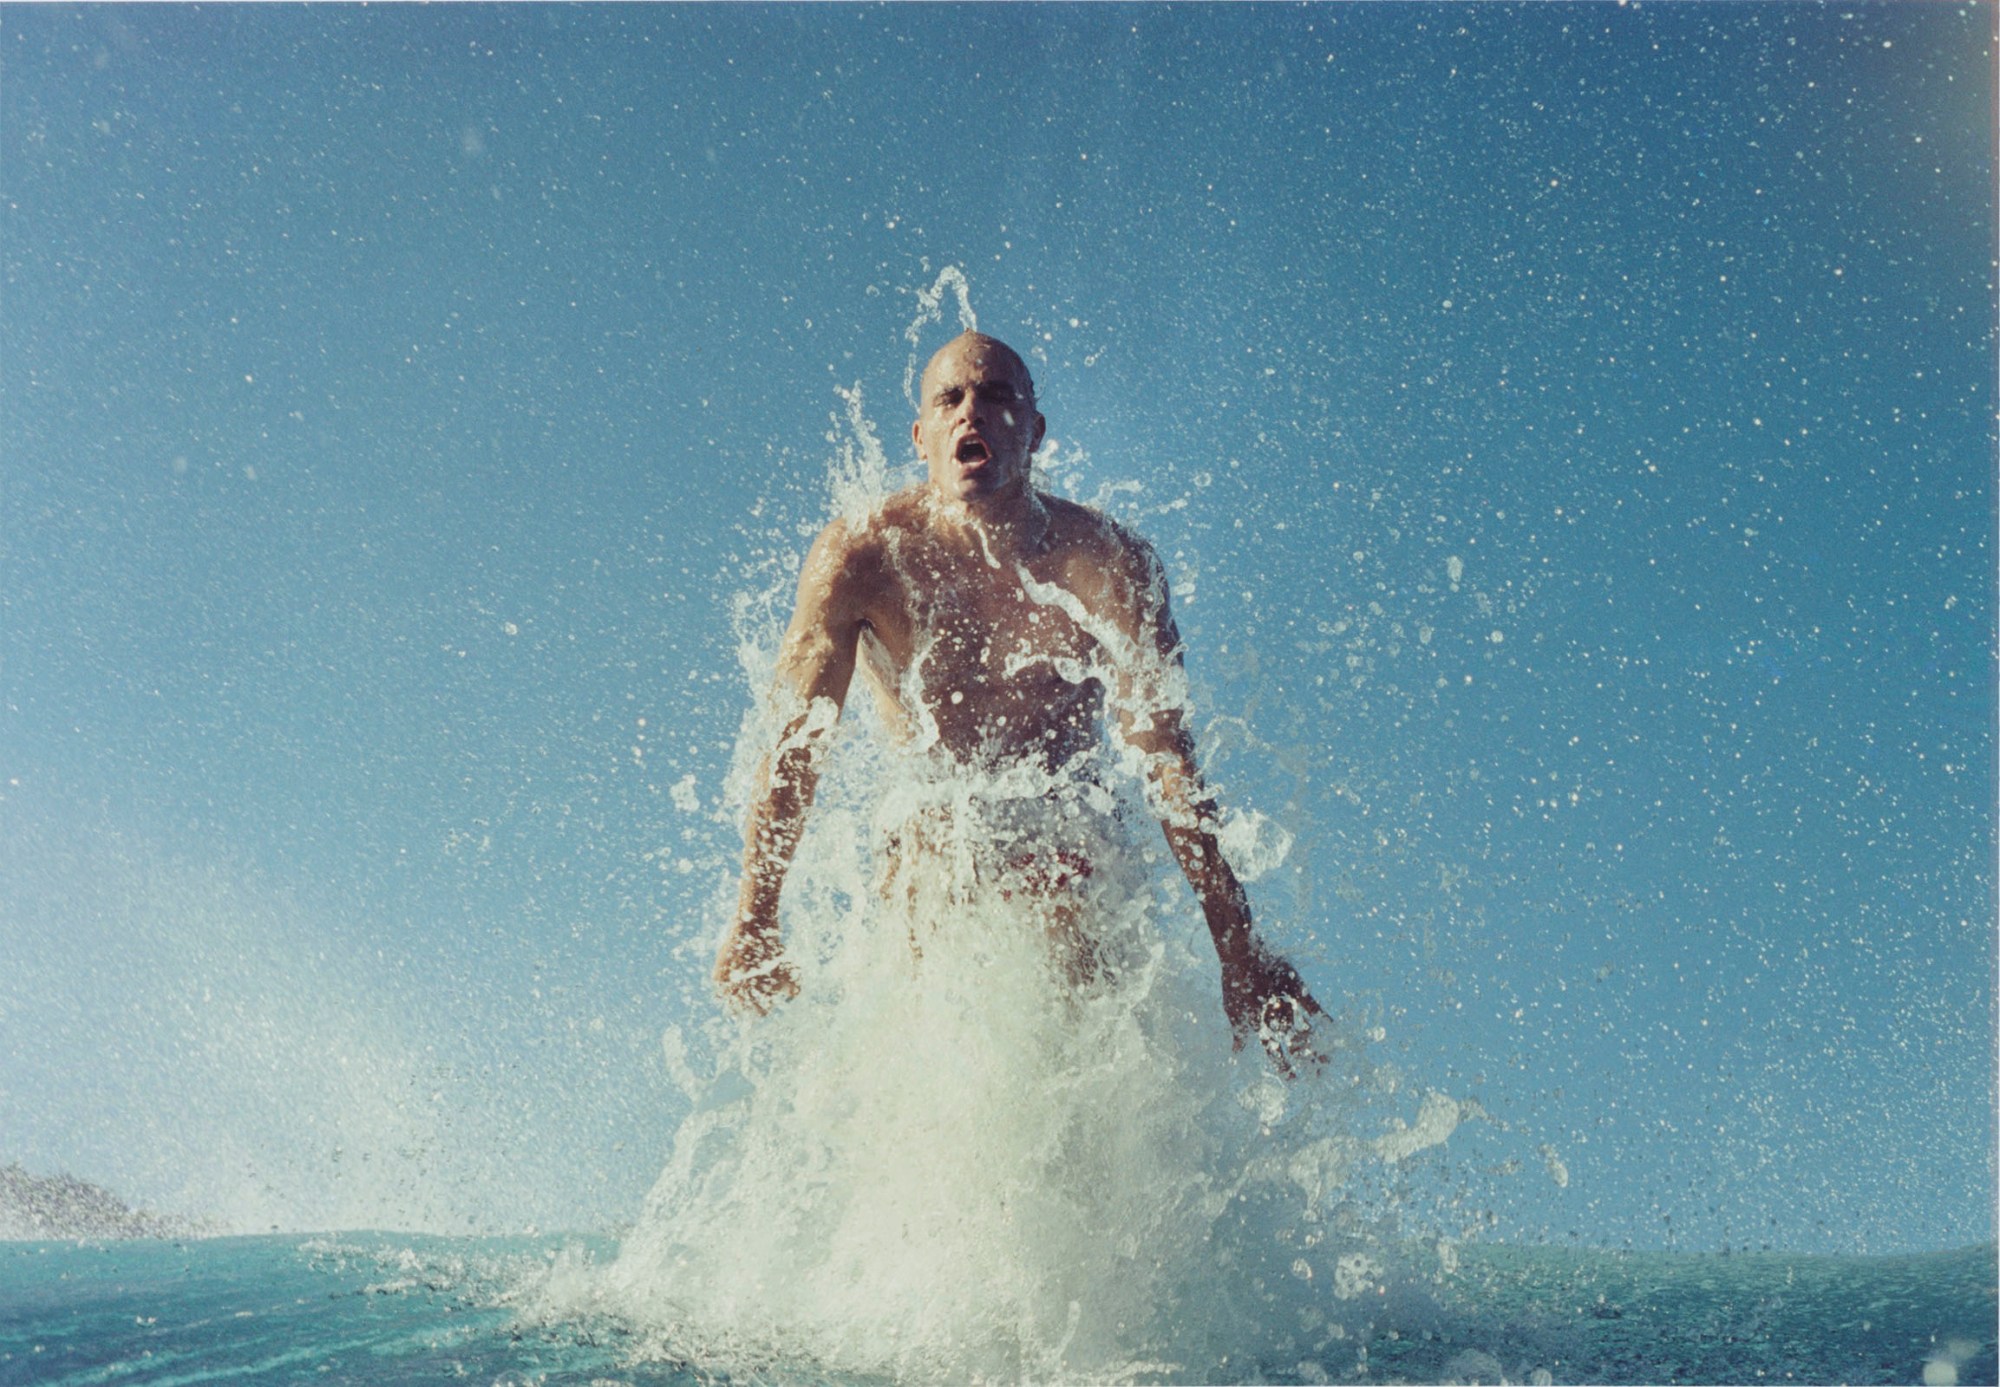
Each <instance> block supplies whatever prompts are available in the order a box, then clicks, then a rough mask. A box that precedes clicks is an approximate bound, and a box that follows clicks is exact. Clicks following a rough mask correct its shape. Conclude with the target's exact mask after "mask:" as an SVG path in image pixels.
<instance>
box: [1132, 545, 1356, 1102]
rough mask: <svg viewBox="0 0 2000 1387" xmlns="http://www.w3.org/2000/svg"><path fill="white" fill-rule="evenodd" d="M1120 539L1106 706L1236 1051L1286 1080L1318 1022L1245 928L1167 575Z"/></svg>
mask: <svg viewBox="0 0 2000 1387" xmlns="http://www.w3.org/2000/svg"><path fill="white" fill-rule="evenodd" d="M1120 538H1121V539H1124V541H1125V546H1126V552H1125V554H1124V556H1123V561H1122V563H1121V564H1120V565H1119V567H1120V569H1121V570H1122V571H1121V572H1120V573H1119V575H1118V579H1117V583H1116V586H1118V587H1121V588H1123V591H1122V592H1120V593H1117V594H1116V600H1115V603H1114V608H1113V609H1114V610H1115V611H1120V612H1122V613H1123V618H1122V620H1121V621H1120V622H1119V625H1120V626H1121V627H1122V628H1124V629H1123V634H1124V635H1125V636H1126V637H1127V639H1128V641H1129V648H1128V649H1127V650H1124V651H1119V652H1114V655H1115V656H1116V657H1118V658H1117V659H1116V664H1117V666H1118V672H1117V676H1116V678H1115V681H1114V682H1115V685H1116V686H1115V687H1114V688H1113V690H1112V706H1113V709H1114V711H1115V714H1116V720H1117V724H1118V730H1119V734H1120V736H1121V737H1122V738H1123V739H1124V741H1125V742H1126V744H1127V745H1128V746H1131V747H1132V748H1133V749H1134V750H1136V751H1137V752H1138V753H1139V754H1140V756H1141V757H1142V758H1143V759H1144V762H1145V767H1146V778H1147V781H1148V783H1149V784H1150V785H1151V787H1152V790H1153V794H1154V797H1155V803H1154V808H1155V810H1156V812H1158V813H1159V814H1160V827H1161V828H1162V829H1163V830H1164V831H1165V832H1166V837H1167V846H1168V848H1169V849H1170V850H1171V851H1172V852H1173V855H1174V860H1175V861H1176V862H1178V863H1179V864H1180V868H1181V872H1182V874H1183V875H1184V876H1186V877H1187V880H1188V885H1189V886H1191V887H1193V888H1194V893H1195V897H1196V899H1198V900H1199V901H1200V902H1201V910H1202V915H1203V916H1204V917H1205V918H1206V919H1207V921H1208V932H1209V936H1210V937H1211V938H1212V939H1213V940H1214V943H1215V955H1216V958H1217V960H1218V961H1219V962H1220V963H1221V965H1222V1007H1223V1011H1224V1012H1225V1013H1226V1014H1227V1015H1228V1017H1229V1024H1230V1028H1231V1029H1232V1030H1233V1031H1234V1032H1235V1035H1236V1045H1237V1047H1238V1048H1239V1049H1240V1048H1241V1047H1242V1045H1243V1042H1244V1039H1245V1037H1247V1036H1250V1035H1256V1036H1258V1037H1259V1038H1260V1039H1261V1040H1262V1041H1263V1043H1264V1047H1265V1049H1266V1050H1268V1051H1269V1052H1270V1055H1271V1059H1272V1061H1273V1062H1274V1063H1275V1064H1276V1065H1277V1066H1278V1069H1279V1071H1280V1072H1281V1073H1283V1074H1284V1075H1285V1076H1286V1077H1287V1078H1290V1077H1291V1076H1292V1075H1293V1074H1294V1073H1295V1072H1296V1071H1295V1063H1296V1062H1300V1061H1311V1062H1317V1061H1319V1060H1320V1059H1321V1058H1322V1057H1321V1056H1319V1055H1318V1054H1316V1053H1315V1052H1314V1050H1313V1049H1312V1044H1311V1021H1310V1018H1311V1017H1313V1016H1320V1015H1324V1012H1323V1011H1322V1010H1321V1008H1320V1005H1319V1003H1318V1002H1317V1001H1315V1000H1314V999H1313V996H1312V994H1311V993H1310V992H1308V991H1307V990H1306V986H1305V983H1304V982H1303V981H1301V979H1300V978H1299V975H1298V973H1297V971H1296V970H1295V969H1293V967H1292V965H1291V964H1290V963H1287V962H1286V961H1285V960H1284V959H1283V958H1281V957H1279V956H1278V955H1277V954H1274V953H1272V952H1270V950H1268V949H1266V948H1265V947H1264V944H1263V941H1262V940H1260V939H1259V938H1258V937H1257V934H1256V931H1255V930H1254V929H1253V928H1252V927H1251V923H1250V898H1249V896H1248V895H1247V894H1246V893H1245V892H1244V890H1243V883H1242V882H1241V881H1239V880H1237V877H1236V873H1235V871H1234V870H1233V869H1232V868H1231V867H1230V865H1229V860H1228V859H1227V858H1226V857H1224V856H1223V853H1222V845H1221V843H1220V841H1219V840H1218V838H1217V829H1218V827H1219V825H1220V821H1221V815H1220V813H1219V811H1218V810H1217V807H1216V803H1215V797H1214V796H1213V795H1211V794H1209V793H1208V790H1207V788H1206V787H1205V786H1204V785H1203V784H1202V782H1201V773H1200V771H1199V770H1198V769H1197V768H1196V765H1195V749H1194V736H1193V734H1192V733H1191V732H1190V731H1189V730H1188V726H1187V720H1186V717H1185V712H1186V708H1187V695H1186V687H1187V679H1186V674H1185V672H1184V671H1183V668H1182V664H1181V639H1180V633H1179V632H1178V631H1177V630H1176V629H1175V627H1174V619H1173V614H1172V612H1171V611H1170V610H1169V607H1168V600H1167V581H1166V574H1165V572H1164V571H1163V570H1162V569H1161V567H1160V561H1159V559H1158V558H1157V557H1156V556H1155V555H1154V554H1153V551H1152V549H1151V548H1150V547H1149V546H1147V545H1146V544H1145V542H1144V541H1142V540H1139V539H1136V538H1132V537H1129V536H1122V535H1121V536H1120Z"/></svg>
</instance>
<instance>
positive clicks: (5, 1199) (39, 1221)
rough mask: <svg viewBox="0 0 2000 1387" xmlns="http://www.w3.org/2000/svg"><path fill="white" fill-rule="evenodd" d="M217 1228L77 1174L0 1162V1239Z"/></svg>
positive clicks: (183, 1234)
mask: <svg viewBox="0 0 2000 1387" xmlns="http://www.w3.org/2000/svg"><path fill="white" fill-rule="evenodd" d="M212 1231H214V1230H212V1229H208V1228H204V1227H203V1226H202V1225H201V1224H200V1223H197V1222H196V1221H195V1220H193V1219H186V1218H177V1217H173V1216H171V1215H162V1214H155V1213H150V1212H148V1211H147V1210H144V1209H140V1208H135V1207H134V1206H133V1205H131V1204H128V1203H126V1202H125V1201H124V1200H123V1199H120V1198H119V1197H118V1196H117V1195H115V1194H113V1193H112V1192H111V1191H110V1190H107V1189H105V1188H104V1187H103V1186H102V1185H93V1184H92V1183H90V1181H88V1180H79V1179H77V1178H76V1177H75V1176H74V1175H31V1174H29V1173H28V1171H26V1170H25V1169H23V1168H22V1167H20V1166H18V1165H12V1164H10V1165H4V1166H0V1240H5V1241H47V1240H53V1239H68V1238H114V1239H127V1238H187V1237H203V1236H207V1235H208V1234H209V1233H210V1232H212Z"/></svg>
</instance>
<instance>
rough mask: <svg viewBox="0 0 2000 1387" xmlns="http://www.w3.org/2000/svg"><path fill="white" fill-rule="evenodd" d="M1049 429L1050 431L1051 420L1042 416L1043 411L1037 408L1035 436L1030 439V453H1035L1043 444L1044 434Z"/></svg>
mask: <svg viewBox="0 0 2000 1387" xmlns="http://www.w3.org/2000/svg"><path fill="white" fill-rule="evenodd" d="M1048 431H1049V421H1048V420H1047V419H1045V418H1043V417H1042V412H1041V411H1040V410H1039V409H1038V410H1036V411H1035V436H1034V437H1033V438H1031V439H1029V440H1028V452H1029V453H1030V454H1032V453H1034V451H1035V450H1036V449H1038V448H1040V447H1041V446H1042V436H1043V435H1044V434H1046V433H1047V432H1048Z"/></svg>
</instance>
